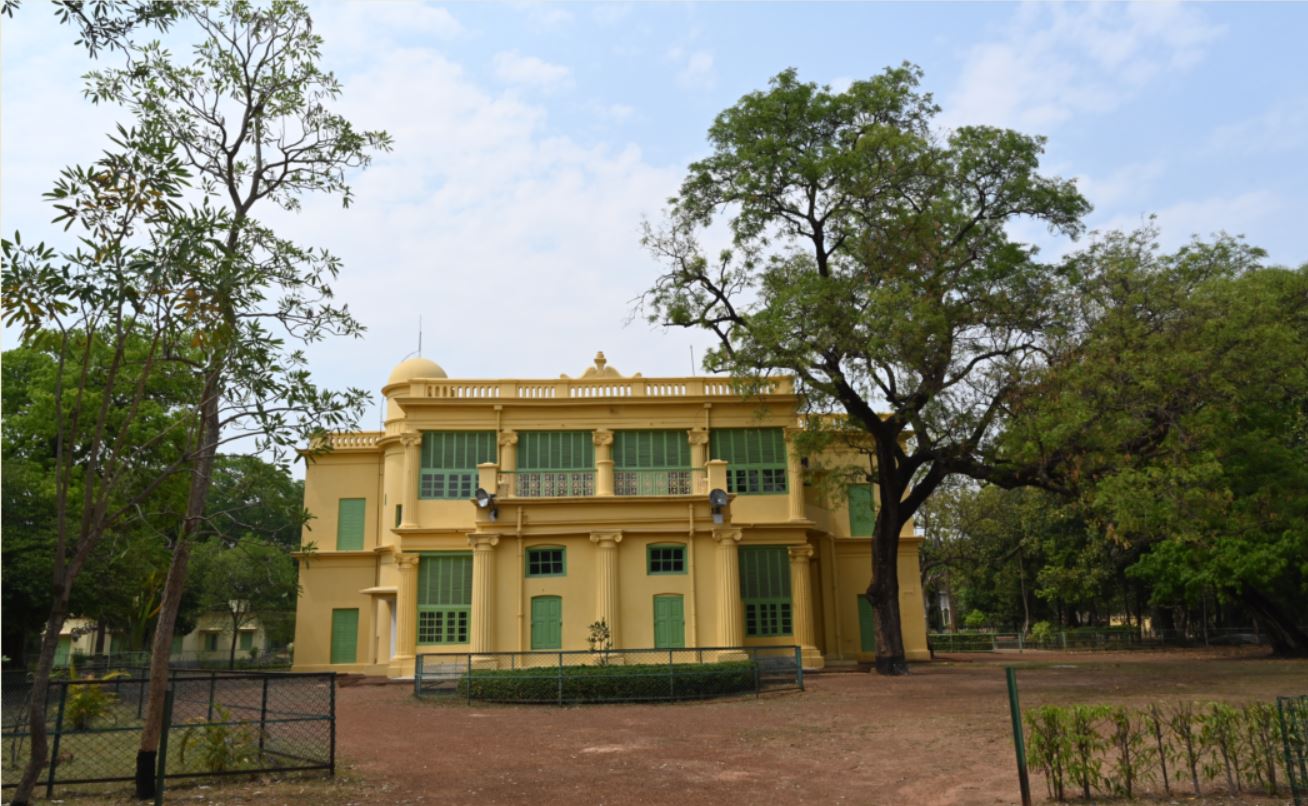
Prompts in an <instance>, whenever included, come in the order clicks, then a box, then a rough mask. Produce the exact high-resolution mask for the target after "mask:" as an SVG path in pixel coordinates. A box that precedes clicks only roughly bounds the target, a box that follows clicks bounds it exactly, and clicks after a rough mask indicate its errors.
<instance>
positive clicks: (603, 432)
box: [590, 428, 613, 448]
mask: <svg viewBox="0 0 1308 806" xmlns="http://www.w3.org/2000/svg"><path fill="white" fill-rule="evenodd" d="M590 438H591V439H592V440H593V441H594V442H595V447H597V448H602V447H604V446H605V445H612V444H613V432H612V431H610V430H608V429H607V428H596V429H595V431H594V432H592V433H591V435H590Z"/></svg>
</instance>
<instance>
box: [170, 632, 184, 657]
mask: <svg viewBox="0 0 1308 806" xmlns="http://www.w3.org/2000/svg"><path fill="white" fill-rule="evenodd" d="M185 638H186V637H185V636H182V635H174V636H173V648H172V651H171V654H173V655H180V654H182V642H183V641H184V640H185Z"/></svg>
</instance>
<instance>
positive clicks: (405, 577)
mask: <svg viewBox="0 0 1308 806" xmlns="http://www.w3.org/2000/svg"><path fill="white" fill-rule="evenodd" d="M420 561H421V558H420V557H419V556H418V555H417V554H396V555H395V566H396V568H398V569H399V572H400V585H399V590H398V591H397V593H396V596H395V605H396V608H397V610H396V613H395V632H396V633H397V635H396V636H395V638H396V640H395V656H394V657H393V658H391V662H392V663H394V662H396V661H409V663H410V665H412V661H413V656H414V655H415V654H417V648H418V563H419V562H420Z"/></svg>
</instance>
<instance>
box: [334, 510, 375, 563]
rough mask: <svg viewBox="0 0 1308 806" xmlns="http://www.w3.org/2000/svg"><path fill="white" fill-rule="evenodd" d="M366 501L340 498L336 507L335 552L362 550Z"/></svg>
mask: <svg viewBox="0 0 1308 806" xmlns="http://www.w3.org/2000/svg"><path fill="white" fill-rule="evenodd" d="M367 505H368V502H367V499H364V498H342V499H340V500H339V501H338V502H337V505H336V550H337V551H360V550H362V549H363V530H364V523H365V517H364V516H365V514H366V512H367Z"/></svg>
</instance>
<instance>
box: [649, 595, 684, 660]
mask: <svg viewBox="0 0 1308 806" xmlns="http://www.w3.org/2000/svg"><path fill="white" fill-rule="evenodd" d="M685 645H686V617H685V610H684V609H683V607H682V598H681V596H680V595H675V594H663V595H659V596H655V597H654V646H655V648H657V649H681V648H682V647H684V646H685Z"/></svg>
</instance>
